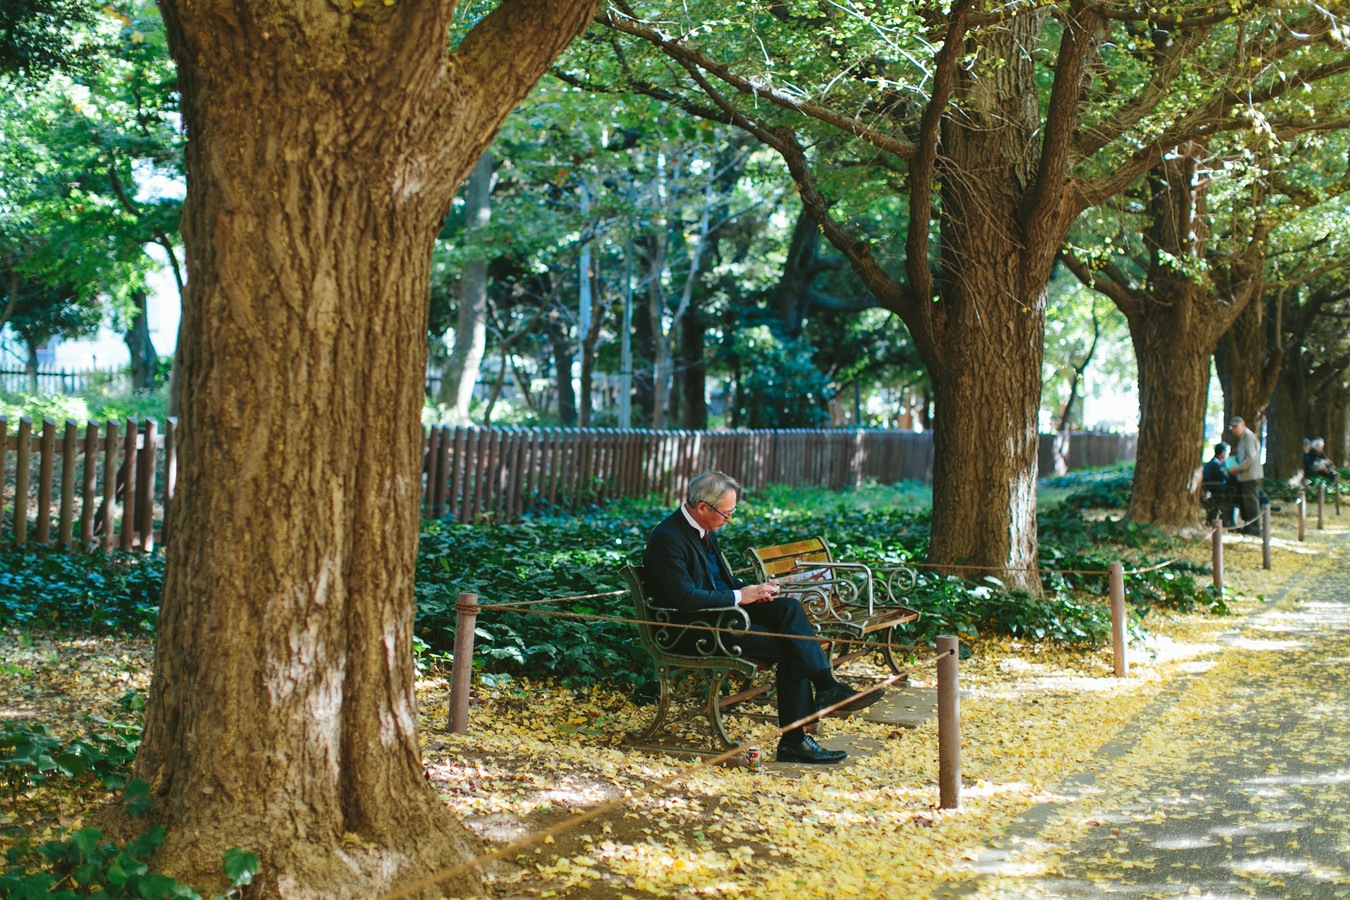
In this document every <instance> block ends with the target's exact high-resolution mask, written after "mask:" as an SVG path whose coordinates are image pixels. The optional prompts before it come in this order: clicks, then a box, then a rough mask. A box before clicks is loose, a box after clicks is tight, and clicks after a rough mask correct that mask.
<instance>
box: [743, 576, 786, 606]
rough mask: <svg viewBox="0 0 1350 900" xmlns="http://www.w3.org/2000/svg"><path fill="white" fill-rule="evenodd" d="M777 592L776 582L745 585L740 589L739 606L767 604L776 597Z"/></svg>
mask: <svg viewBox="0 0 1350 900" xmlns="http://www.w3.org/2000/svg"><path fill="white" fill-rule="evenodd" d="M778 590H779V588H778V582H777V581H766V582H764V583H763V584H749V585H746V586H745V587H743V588H741V606H749V605H750V604H751V603H767V602H769V601H770V600H772V599H773V598H774V597H777V596H778Z"/></svg>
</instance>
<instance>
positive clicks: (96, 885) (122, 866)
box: [0, 779, 258, 900]
mask: <svg viewBox="0 0 1350 900" xmlns="http://www.w3.org/2000/svg"><path fill="white" fill-rule="evenodd" d="M123 801H124V803H125V804H126V809H127V813H128V814H130V815H131V816H133V817H142V816H144V815H145V814H146V813H147V812H148V811H149V809H150V786H149V785H148V784H146V783H145V782H144V781H142V780H140V779H135V780H134V781H131V782H130V783H129V784H127V786H126V792H125V794H124V795H123ZM165 833H166V832H165V830H164V827H163V826H161V825H152V826H150V827H148V828H147V829H146V830H145V831H144V832H142V833H141V834H140V835H139V836H138V837H135V838H133V839H131V840H130V841H128V842H127V843H126V844H125V845H119V844H116V843H114V842H112V841H106V840H104V837H103V832H101V831H99V830H98V829H97V828H82V829H78V830H75V831H65V830H64V829H58V837H57V839H54V840H49V841H44V842H42V843H41V844H37V845H34V844H33V843H32V841H31V839H30V838H29V836H28V835H27V834H25V833H24V832H23V831H22V829H11V830H10V832H9V833H8V835H7V836H8V837H10V838H14V839H16V840H15V843H14V845H13V846H12V847H10V849H9V850H8V851H6V853H5V861H6V864H7V865H6V868H5V871H4V872H3V874H0V898H15V900H38V898H61V900H75V898H79V897H100V898H117V897H127V898H141V900H169V898H175V897H177V898H184V900H201V897H202V894H201V893H200V892H198V891H196V890H194V889H193V888H191V887H189V886H188V885H185V884H182V883H180V882H178V881H175V880H174V879H173V878H170V877H169V876H167V875H163V874H160V873H158V872H155V871H153V870H152V868H151V866H150V860H151V857H153V856H154V853H155V851H156V850H158V849H159V848H160V847H161V846H162V845H163V844H164V837H165ZM222 868H223V870H224V872H225V877H226V879H227V880H228V882H229V884H230V886H231V888H230V890H229V891H228V892H226V893H225V894H216V895H214V896H215V897H216V898H217V900H219V898H224V897H237V896H239V895H240V891H239V889H240V888H242V887H243V886H244V885H247V884H249V883H251V882H252V880H253V876H254V875H255V874H257V871H258V857H257V855H256V854H253V853H245V852H244V851H242V850H240V849H239V848H238V847H231V848H230V849H229V850H226V851H225V854H224V857H223V859H222Z"/></svg>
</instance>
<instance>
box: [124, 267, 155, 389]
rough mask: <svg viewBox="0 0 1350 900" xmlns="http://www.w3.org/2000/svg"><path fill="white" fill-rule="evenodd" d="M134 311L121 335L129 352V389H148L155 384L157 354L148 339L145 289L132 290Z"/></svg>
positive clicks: (148, 323) (148, 326)
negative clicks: (124, 331) (125, 330)
mask: <svg viewBox="0 0 1350 900" xmlns="http://www.w3.org/2000/svg"><path fill="white" fill-rule="evenodd" d="M131 299H132V302H134V303H135V304H136V313H135V315H134V316H133V317H132V319H131V322H130V323H129V324H128V325H127V333H126V334H125V335H124V336H123V337H124V340H125V341H126V345H127V350H128V351H129V352H130V353H131V389H132V390H133V391H148V390H151V389H152V388H154V386H155V372H156V370H157V369H158V368H159V354H157V353H156V352H155V344H154V342H153V341H152V340H150V322H149V320H148V319H147V318H146V315H145V300H146V298H145V291H132V294H131Z"/></svg>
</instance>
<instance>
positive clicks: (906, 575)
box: [874, 566, 919, 606]
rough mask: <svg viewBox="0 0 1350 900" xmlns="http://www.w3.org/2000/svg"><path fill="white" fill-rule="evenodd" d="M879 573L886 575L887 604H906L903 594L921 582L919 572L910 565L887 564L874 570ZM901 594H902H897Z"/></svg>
mask: <svg viewBox="0 0 1350 900" xmlns="http://www.w3.org/2000/svg"><path fill="white" fill-rule="evenodd" d="M874 571H875V572H876V574H878V575H883V574H884V575H885V577H886V581H885V588H886V605H887V606H904V605H905V604H904V603H903V602H902V601H903V600H904V597H903V595H904V594H907V593H909V592H911V591H913V590H914V588H915V587H916V586H917V585H918V583H919V573H918V571H917V570H915V569H911V568H910V567H909V566H886V567H885V568H879V569H875V570H874ZM897 594H898V595H901V596H897Z"/></svg>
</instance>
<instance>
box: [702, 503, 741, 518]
mask: <svg viewBox="0 0 1350 900" xmlns="http://www.w3.org/2000/svg"><path fill="white" fill-rule="evenodd" d="M703 505H704V506H706V507H708V509H711V510H712V511H713V512H715V513H717V514H718V515H719V516H721V517H722V521H723V522H730V521H731V517H732V516H734V515H736V507H734V506H733V507H732V508H731V512H729V513H724V512H722V511H721V510H720V509H718V508H717V507H715V506H713V505H712V504H711V503H705V504H703Z"/></svg>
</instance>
